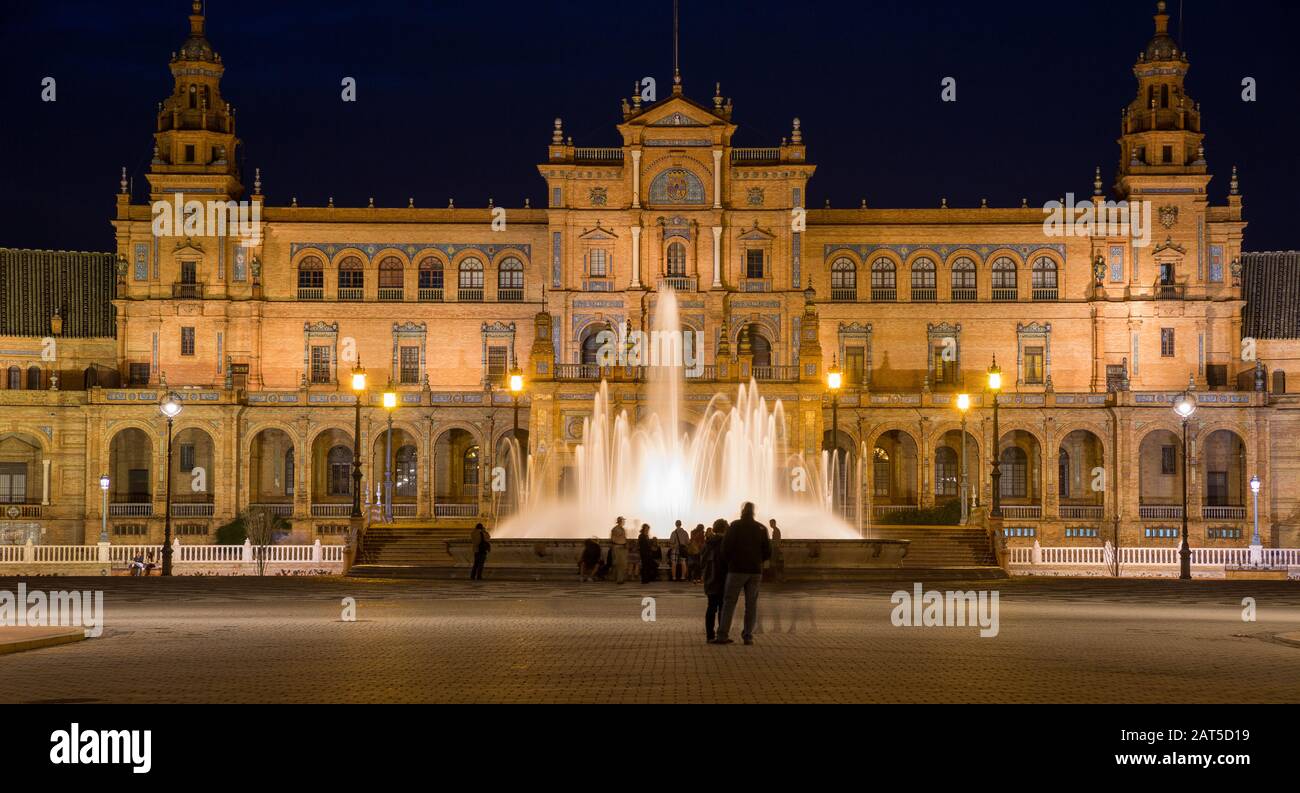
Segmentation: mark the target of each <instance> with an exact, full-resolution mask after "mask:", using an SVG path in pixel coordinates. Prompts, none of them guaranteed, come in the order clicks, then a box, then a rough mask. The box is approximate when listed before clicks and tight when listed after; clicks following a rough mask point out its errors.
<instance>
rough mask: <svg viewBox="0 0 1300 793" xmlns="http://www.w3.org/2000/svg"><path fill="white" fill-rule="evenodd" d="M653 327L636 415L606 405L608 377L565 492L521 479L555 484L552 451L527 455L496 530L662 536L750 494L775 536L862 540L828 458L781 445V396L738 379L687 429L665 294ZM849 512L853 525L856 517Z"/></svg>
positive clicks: (857, 475) (672, 312) (854, 475)
mask: <svg viewBox="0 0 1300 793" xmlns="http://www.w3.org/2000/svg"><path fill="white" fill-rule="evenodd" d="M654 324H655V331H657V334H658V335H657V337H655V336H652V337H651V338H652V339H656V340H657V341H658V342H659V343H657V344H652V345H650V346H652V347H653V348H654V349H652V350H650V351H648V352H642V354H641V358H642V359H643V360H644V359H645V358H646V357H647V356H648V357H649V358H650V361H649V362H650V363H651V364H654V365H652V366H649V367H648V368H647V371H648V372H649V375H648V379H649V403H648V410H647V412H646V414H645V416H644V419H643V420H642V421H641V422H640V423H639V424H637V423H634V419H633V418H632V417H629V415H628V412H627V411H626V410H621V409H618V408H617V407H616V406H614V405H613V404H612V403H611V400H610V394H609V386H608V384H607V383H601V386H600V391H599V393H598V394H597V396H596V399H595V405H594V408H593V411H592V415H591V417H590V418H588V419H586V420H585V421H584V422H583V436H582V437H583V442H582V443H581V444H579V445H577V446H576V447H575V448H574V449H573V461H574V467H573V470H572V475H573V476H575V478H576V482H575V486H574V488H573V491H574V494H573V496H572V497H569V498H564V497H561V496H559V495H557V494H556V493H555V492H542V491H543V488H542V487H540V486H535V485H533V484H530V481H529V480H531V481H532V482H534V483H538V484H539V485H540V483H546V482H554V481H556V478H555V477H554V474H555V473H556V472H555V471H554V469H553V466H554V465H555V464H556V459H555V457H554V456H551V455H547V456H546V457H544V458H543V459H532V460H530V461H529V465H528V466H527V469H528V471H529V473H530V476H527V477H519V476H514V477H512V478H511V480H510V481H514V482H521V483H522V487H521V492H520V495H521V498H520V503H521V504H522V509H521V510H520V511H519V512H518V513H517V514H516V515H515V516H513V517H511V518H509V519H507V520H506V521H505V522H504V523H503V524H502V525H501V526H500V527H499V528H498V530H497V532H496V533H495V536H496V537H497V538H501V539H509V538H516V539H536V538H548V539H576V538H585V537H589V536H593V535H594V536H599V537H602V538H607V537H608V536H609V530H610V527H612V526H613V525H614V520H615V518H616V517H618V516H620V515H622V516H625V517H626V518H627V523H626V525H627V528H628V534H629V536H630V537H635V536H636V531H637V529H638V528H639V527H640V525H641V524H642V523H648V524H650V526H651V529H652V533H653V534H654V535H655V536H657V537H659V538H661V539H662V538H665V537H667V536H668V534H669V532H671V531H672V527H673V522H674V521H676V520H680V521H681V522H682V524H683V525H684V526H686V527H687V529H688V530H689V529H690V528H692V527H694V526H695V525H696V524H698V523H703V524H705V525H711V524H712V523H713V521H714V520H715V519H717V518H726V519H728V520H729V521H730V520H734V519H735V518H736V517H737V516H738V515H739V513H740V505H741V504H742V503H743V502H745V501H752V502H754V503H755V504H756V505H757V507H758V517H759V518H760V519H761V520H762V521H763V523H765V524H766V522H767V520H768V519H769V518H776V519H777V522H778V525H779V526H780V527H781V531H782V535H783V537H784V538H785V539H808V540H857V539H860V538H861V537H862V532H861V531H860V530H858V529H857V528H855V527H854V526H852V525H850V524H849V523H848V522H846V521H844V520H842V519H840V518H839V517H838V516H837V515H836V514H835V513H834V511H833V510H832V506H831V486H830V483H832V482H834V481H837V479H838V477H837V476H835V473H836V472H835V471H834V470H833V468H832V465H833V463H832V461H831V460H830V455H829V454H828V453H822V454H821V455H819V459H816V460H815V462H814V463H813V464H812V465H810V464H808V462H807V461H806V460H805V459H804V456H803V455H802V454H801V453H797V452H796V453H793V454H792V453H790V451H789V449H788V444H787V442H786V418H785V408H784V406H783V405H782V403H781V402H780V401H779V400H778V401H775V402H773V403H771V404H769V403H768V401H767V400H766V399H764V398H763V397H762V396H761V395H760V394H759V391H758V385H757V384H756V383H754V382H753V381H751V382H750V383H749V384H748V386H745V385H740V386H738V387H737V390H736V394H735V398H734V400H728V399H727V398H726V396H724V395H723V394H715V395H714V396H713V398H712V399H711V400H710V401H709V403H708V406H707V408H706V409H705V411H704V414H703V416H702V417H701V418H700V419H699V420H698V421H697V422H695V423H694V424H693V426H689V427H687V426H684V425H683V423H682V418H683V416H684V398H683V392H684V390H685V383H686V369H685V365H684V362H683V358H684V356H683V355H681V352H682V350H683V345H682V334H681V333H680V331H679V330H678V329H679V328H680V327H681V325H680V324H679V320H678V310H677V297H676V295H675V294H674V293H673V292H671V291H664V292H662V293H660V295H659V301H658V306H657V308H656V311H655V323H654ZM694 349H697V350H698V349H700V345H696V346H695V347H694ZM510 458H511V459H513V460H517V459H518V455H516V454H511V455H510ZM857 458H858V460H859V461H860V460H861V459H862V455H857ZM855 469H856V470H855V471H851V472H849V476H848V477H847V479H848V487H858V488H859V489H858V491H857V492H861V488H860V483H861V481H862V480H861V463H860V462H859V463H857V464H856V465H855ZM512 473H514V474H518V473H519V472H518V470H515V471H513V472H512ZM858 501H860V500H858ZM856 517H857V518H858V520H857V525H859V526H860V525H861V524H862V522H861V515H860V514H859V515H858V516H856Z"/></svg>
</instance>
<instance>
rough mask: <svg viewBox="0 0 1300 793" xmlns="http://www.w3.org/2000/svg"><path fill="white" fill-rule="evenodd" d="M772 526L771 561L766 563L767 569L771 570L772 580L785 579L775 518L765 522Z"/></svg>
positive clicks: (779, 536) (783, 558)
mask: <svg viewBox="0 0 1300 793" xmlns="http://www.w3.org/2000/svg"><path fill="white" fill-rule="evenodd" d="M767 525H768V526H770V527H771V528H772V531H771V538H772V561H771V562H769V563H768V569H769V570H771V571H772V580H773V581H778V582H779V581H784V580H785V555H784V554H783V553H782V552H781V528H780V527H779V526H777V525H776V518H772V519H771V520H769V521H768V522H767Z"/></svg>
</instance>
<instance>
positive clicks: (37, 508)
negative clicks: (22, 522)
mask: <svg viewBox="0 0 1300 793" xmlns="http://www.w3.org/2000/svg"><path fill="white" fill-rule="evenodd" d="M44 514H45V507H44V506H43V505H41V504H11V503H4V502H0V518H9V519H10V520H16V519H18V518H40V517H42V516H44Z"/></svg>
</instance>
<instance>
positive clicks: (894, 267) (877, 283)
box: [871, 253, 901, 300]
mask: <svg viewBox="0 0 1300 793" xmlns="http://www.w3.org/2000/svg"><path fill="white" fill-rule="evenodd" d="M900 267H901V263H900V262H899V261H898V259H897V258H896V257H894V256H892V255H890V254H885V253H880V254H877V255H876V256H875V258H873V259H872V260H871V299H872V300H896V299H897V297H898V270H899V268H900Z"/></svg>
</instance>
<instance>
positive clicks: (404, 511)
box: [393, 504, 420, 518]
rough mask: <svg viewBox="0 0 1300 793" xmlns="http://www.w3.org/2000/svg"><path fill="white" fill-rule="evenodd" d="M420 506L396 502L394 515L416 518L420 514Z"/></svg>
mask: <svg viewBox="0 0 1300 793" xmlns="http://www.w3.org/2000/svg"><path fill="white" fill-rule="evenodd" d="M419 511H420V508H419V507H418V506H417V505H415V504H394V505H393V517H395V518H414V517H415V516H416V515H417V514H419Z"/></svg>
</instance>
